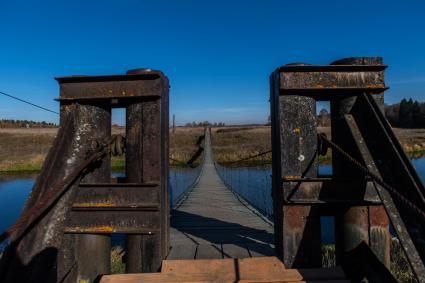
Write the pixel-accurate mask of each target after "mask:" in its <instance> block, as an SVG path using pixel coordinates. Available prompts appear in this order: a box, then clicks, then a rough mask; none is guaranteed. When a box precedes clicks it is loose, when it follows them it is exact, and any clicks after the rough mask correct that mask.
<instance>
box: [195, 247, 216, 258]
mask: <svg viewBox="0 0 425 283" xmlns="http://www.w3.org/2000/svg"><path fill="white" fill-rule="evenodd" d="M221 258H223V252H222V249H221V245H215V244H212V245H199V246H198V248H197V249H196V259H221Z"/></svg>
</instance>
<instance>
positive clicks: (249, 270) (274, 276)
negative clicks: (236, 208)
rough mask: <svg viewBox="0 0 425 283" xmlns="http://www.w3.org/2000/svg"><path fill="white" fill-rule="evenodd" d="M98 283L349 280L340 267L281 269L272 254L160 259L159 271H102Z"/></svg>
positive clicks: (280, 263)
mask: <svg viewBox="0 0 425 283" xmlns="http://www.w3.org/2000/svg"><path fill="white" fill-rule="evenodd" d="M100 282H101V283H112V282H115V283H123V282H127V283H132V282H159V283H161V282H170V283H171V282H246V283H248V282H264V283H265V282H334V283H336V282H350V281H348V280H346V277H345V274H344V272H343V271H342V269H341V268H323V269H285V266H284V265H283V263H282V262H281V261H280V260H279V259H277V258H276V257H257V258H245V259H213V260H164V261H163V263H162V270H161V272H160V273H139V274H117V275H105V276H103V277H102V278H101V280H100Z"/></svg>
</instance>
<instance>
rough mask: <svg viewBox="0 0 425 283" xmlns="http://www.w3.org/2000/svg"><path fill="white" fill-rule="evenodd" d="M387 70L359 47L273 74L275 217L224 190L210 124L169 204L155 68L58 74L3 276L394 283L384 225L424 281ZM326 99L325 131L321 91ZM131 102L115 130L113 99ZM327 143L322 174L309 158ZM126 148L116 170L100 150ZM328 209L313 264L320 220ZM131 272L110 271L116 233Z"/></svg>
mask: <svg viewBox="0 0 425 283" xmlns="http://www.w3.org/2000/svg"><path fill="white" fill-rule="evenodd" d="M385 69H386V65H384V64H383V60H382V58H380V57H354V58H346V59H342V60H338V61H335V62H333V63H331V64H329V65H309V64H288V65H284V66H281V67H279V68H277V69H276V70H275V71H274V72H273V73H272V74H271V76H270V104H271V118H272V125H271V128H272V156H273V161H272V162H273V163H272V198H273V224H271V223H270V222H269V221H268V220H267V219H265V218H264V217H262V216H261V215H260V213H259V212H258V211H256V210H255V209H254V208H252V207H251V206H250V205H249V204H247V203H246V202H245V201H243V200H242V199H241V198H240V197H239V196H238V194H236V193H235V192H233V191H231V190H230V188H227V187H226V186H225V185H224V183H223V182H222V180H221V179H220V177H219V175H218V174H217V170H216V168H215V166H214V160H213V153H212V149H211V138H210V133H209V132H208V131H207V132H206V135H205V142H204V143H205V145H204V147H205V151H204V154H203V162H202V165H201V166H202V170H201V171H200V172H201V173H200V175H199V178H198V180H197V182H196V183H195V185H194V186H193V188H192V189H191V190H189V191H188V192H187V193H186V194H185V195H184V197H183V198H182V199H181V200H180V201H179V203H178V204H177V206H176V207H175V208H174V209H173V210H171V209H170V199H169V198H170V197H169V186H168V161H169V152H168V135H169V125H168V123H169V105H168V103H169V82H168V78H167V77H166V76H165V75H164V74H163V73H162V72H160V71H155V70H151V69H136V70H130V71H128V72H127V74H125V75H110V76H71V77H62V78H57V81H58V82H59V85H60V97H59V99H58V101H59V102H60V119H61V121H60V124H61V126H60V129H59V132H58V134H57V137H56V139H55V142H54V144H53V146H52V148H51V150H50V151H49V154H48V156H47V158H46V161H45V163H44V165H43V168H42V171H41V173H40V175H39V176H38V178H37V181H36V184H35V186H34V188H33V190H32V192H31V195H30V197H29V199H28V200H27V202H26V205H25V207H24V210H23V212H22V214H21V216H20V217H19V219H18V220H17V221H16V223H15V224H14V225H12V226H11V227H10V228H9V229H7V231H6V232H5V233H3V234H2V235H0V241H2V242H7V243H8V245H7V247H6V249H5V251H4V253H3V255H2V257H1V259H0V280H1V282H104V283H107V282H117V283H119V282H347V281H348V282H349V281H352V282H360V281H364V280H367V281H368V282H395V278H394V277H393V275H392V274H391V272H390V249H391V246H390V240H391V234H390V229H389V228H390V223H392V225H393V227H394V228H395V229H394V230H395V231H394V232H395V235H396V236H397V238H398V239H399V241H400V244H401V247H402V248H403V250H404V252H405V255H406V258H407V260H408V262H409V265H410V268H411V270H412V272H413V274H414V275H415V277H416V279H417V280H418V281H419V282H425V265H424V263H425V245H424V243H425V241H424V239H425V227H424V223H425V209H424V207H425V189H424V186H423V184H422V182H421V181H420V179H419V177H418V176H417V174H416V171H415V170H414V168H413V166H412V165H411V164H410V162H409V160H408V158H407V156H406V154H405V153H404V151H403V150H402V148H401V146H400V144H399V142H398V141H397V139H396V137H395V135H394V133H393V132H392V129H391V127H390V126H389V124H388V122H387V121H386V120H385V118H384V116H383V114H382V107H383V101H384V92H385V90H386V89H387V86H386V85H385V81H384V70H385ZM323 100H324V101H330V106H331V124H332V127H331V129H332V139H329V138H328V137H326V136H324V135H318V132H317V127H316V102H317V101H323ZM116 107H118V108H126V111H127V115H126V133H125V139H124V138H123V137H120V136H112V135H111V109H112V108H116ZM329 148H330V149H332V167H333V172H332V174H331V175H326V176H324V175H319V174H318V170H317V168H318V156H319V155H323V154H326V152H327V151H328V149H329ZM124 151H125V154H126V158H125V164H126V166H125V167H126V170H125V177H124V178H119V179H117V180H115V181H112V179H111V166H110V160H111V159H110V158H111V155H115V154H118V155H119V154H122V153H123V152H124ZM322 216H332V217H334V219H335V238H336V242H335V250H336V264H337V266H335V267H332V268H324V267H323V266H322V252H321V248H322V241H321V237H320V235H321V226H320V221H321V217H322ZM112 234H125V236H126V247H125V252H126V259H125V261H126V273H125V274H110V272H111V266H110V252H111V235H112Z"/></svg>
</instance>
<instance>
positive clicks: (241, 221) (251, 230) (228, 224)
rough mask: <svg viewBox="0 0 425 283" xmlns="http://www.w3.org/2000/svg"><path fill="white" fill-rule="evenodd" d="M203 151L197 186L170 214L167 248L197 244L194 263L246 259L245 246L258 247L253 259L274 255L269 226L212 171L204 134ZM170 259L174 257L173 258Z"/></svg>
mask: <svg viewBox="0 0 425 283" xmlns="http://www.w3.org/2000/svg"><path fill="white" fill-rule="evenodd" d="M204 148H205V149H204V154H205V157H204V164H203V170H202V174H201V176H200V179H199V180H198V183H197V184H195V186H194V188H193V189H192V191H191V192H190V193H189V195H188V196H187V198H186V199H185V201H184V202H183V203H182V204H181V205H180V206H179V207H178V208H177V209H176V210H174V211H172V218H171V228H172V230H171V231H172V232H171V246H172V247H174V246H178V245H193V243H196V244H199V247H198V251H197V255H196V259H199V258H222V257H223V256H224V257H227V258H229V257H230V258H243V257H250V253H249V252H248V249H247V248H246V244H247V243H259V245H257V246H255V248H254V250H255V252H253V254H254V256H263V255H274V253H273V249H272V248H271V245H272V244H273V240H274V239H273V226H272V225H270V224H269V223H268V222H266V221H264V219H262V218H261V217H259V216H258V214H256V213H258V212H255V211H254V209H253V208H249V207H247V206H246V205H245V204H243V203H242V202H241V201H240V200H239V199H238V198H237V197H236V196H235V194H234V193H233V192H232V191H230V190H229V189H228V188H227V187H226V186H225V185H224V184H223V182H222V180H221V179H220V177H219V175H218V173H217V171H216V169H215V165H214V161H213V158H212V152H211V144H210V134H209V133H208V132H207V134H206V138H205V145H204ZM213 247H215V248H213ZM222 247H223V248H224V250H223V252H224V253H226V250H228V252H227V254H224V255H223V254H222V251H221V249H222ZM262 247H263V249H262ZM219 250H220V252H219ZM177 256H178V255H177ZM182 256H184V255H183V254H182ZM173 258H176V259H177V258H178V257H176V254H173Z"/></svg>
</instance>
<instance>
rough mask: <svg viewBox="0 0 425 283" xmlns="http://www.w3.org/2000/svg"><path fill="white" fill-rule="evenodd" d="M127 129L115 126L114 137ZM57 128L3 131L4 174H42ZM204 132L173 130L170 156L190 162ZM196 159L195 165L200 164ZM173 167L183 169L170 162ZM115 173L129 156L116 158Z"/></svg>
mask: <svg viewBox="0 0 425 283" xmlns="http://www.w3.org/2000/svg"><path fill="white" fill-rule="evenodd" d="M124 131H125V130H124V128H123V127H113V128H112V133H113V134H124ZM56 133H57V128H48V129H25V128H19V129H0V172H8V173H17V172H38V171H40V170H41V167H42V166H43V162H44V159H45V157H46V155H47V153H48V151H49V148H50V147H51V145H52V143H53V140H54V138H55V136H56ZM203 134H204V129H203V128H202V127H199V128H186V127H178V128H176V130H175V131H172V130H170V157H171V158H173V159H175V160H179V161H182V162H187V161H189V160H190V159H191V158H192V157H193V156H194V154H195V153H196V152H197V150H198V149H199V143H200V141H201V139H200V137H201V136H203ZM199 161H200V159H199V158H198V159H197V160H195V162H194V165H196V164H199ZM170 165H171V166H182V164H181V163H178V162H175V161H170ZM111 167H112V169H113V170H122V169H124V168H125V157H112V158H111Z"/></svg>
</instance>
